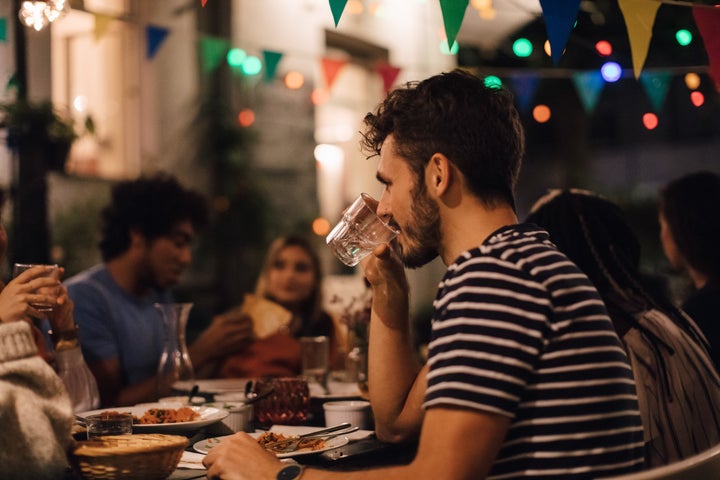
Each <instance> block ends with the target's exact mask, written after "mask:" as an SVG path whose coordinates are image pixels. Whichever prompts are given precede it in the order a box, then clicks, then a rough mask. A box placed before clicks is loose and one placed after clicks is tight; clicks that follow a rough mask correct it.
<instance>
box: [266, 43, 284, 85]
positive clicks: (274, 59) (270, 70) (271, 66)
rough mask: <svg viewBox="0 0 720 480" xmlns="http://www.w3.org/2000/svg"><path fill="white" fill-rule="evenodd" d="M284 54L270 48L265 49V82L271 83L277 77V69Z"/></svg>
mask: <svg viewBox="0 0 720 480" xmlns="http://www.w3.org/2000/svg"><path fill="white" fill-rule="evenodd" d="M282 56H283V54H282V53H280V52H273V51H270V50H263V58H264V59H265V82H266V83H270V82H272V81H273V80H274V79H275V70H277V66H278V63H279V62H280V59H281V58H282Z"/></svg>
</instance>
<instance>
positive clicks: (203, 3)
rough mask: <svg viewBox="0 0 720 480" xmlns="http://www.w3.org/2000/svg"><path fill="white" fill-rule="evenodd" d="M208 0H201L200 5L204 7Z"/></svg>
mask: <svg viewBox="0 0 720 480" xmlns="http://www.w3.org/2000/svg"><path fill="white" fill-rule="evenodd" d="M207 2H208V0H200V5H202V7H203V8H205V5H207Z"/></svg>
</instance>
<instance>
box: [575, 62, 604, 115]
mask: <svg viewBox="0 0 720 480" xmlns="http://www.w3.org/2000/svg"><path fill="white" fill-rule="evenodd" d="M572 80H573V83H574V84H575V88H576V89H577V92H578V95H579V96H580V101H581V102H582V104H583V107H585V111H586V112H588V113H592V112H593V110H595V105H597V101H598V99H599V98H600V92H602V89H603V87H604V86H605V80H603V78H602V75H601V74H600V72H598V71H597V70H593V71H589V72H581V73H575V74H573V77H572Z"/></svg>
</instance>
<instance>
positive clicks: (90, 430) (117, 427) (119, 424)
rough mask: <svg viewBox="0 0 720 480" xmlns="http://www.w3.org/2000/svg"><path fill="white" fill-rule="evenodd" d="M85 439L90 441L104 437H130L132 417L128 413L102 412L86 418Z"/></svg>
mask: <svg viewBox="0 0 720 480" xmlns="http://www.w3.org/2000/svg"><path fill="white" fill-rule="evenodd" d="M86 420H87V438H88V440H92V439H94V438H97V437H102V436H106V435H131V434H132V424H133V416H132V415H131V414H129V413H120V412H103V413H99V414H97V415H90V416H89V417H86Z"/></svg>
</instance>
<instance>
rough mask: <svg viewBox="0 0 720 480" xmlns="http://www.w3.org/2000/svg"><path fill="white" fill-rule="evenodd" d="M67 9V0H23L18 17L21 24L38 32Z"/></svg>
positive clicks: (68, 9)
mask: <svg viewBox="0 0 720 480" xmlns="http://www.w3.org/2000/svg"><path fill="white" fill-rule="evenodd" d="M69 11H70V5H69V2H68V1H67V0H47V1H43V2H41V1H25V2H22V5H21V6H20V11H19V12H18V17H19V18H20V21H21V22H22V23H23V25H25V26H26V27H31V28H34V29H35V30H36V31H38V32H39V31H40V30H42V29H43V28H45V27H47V26H48V25H50V24H51V23H52V22H54V21H55V20H57V19H59V18H61V17H63V16H65V15H66V14H67V13H68V12H69Z"/></svg>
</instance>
